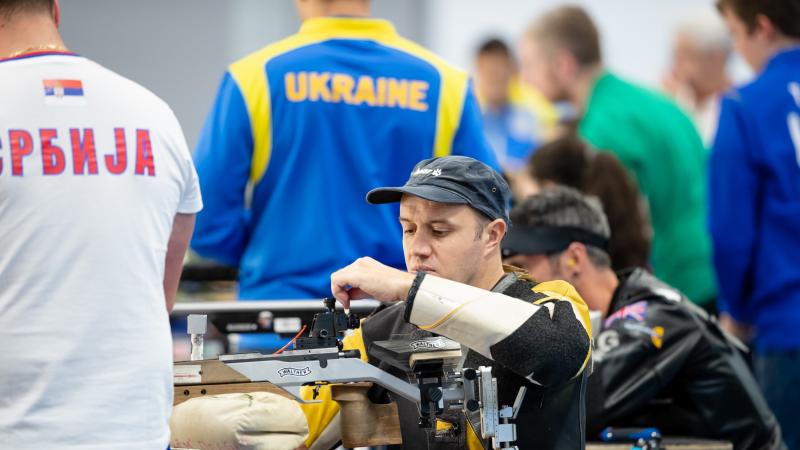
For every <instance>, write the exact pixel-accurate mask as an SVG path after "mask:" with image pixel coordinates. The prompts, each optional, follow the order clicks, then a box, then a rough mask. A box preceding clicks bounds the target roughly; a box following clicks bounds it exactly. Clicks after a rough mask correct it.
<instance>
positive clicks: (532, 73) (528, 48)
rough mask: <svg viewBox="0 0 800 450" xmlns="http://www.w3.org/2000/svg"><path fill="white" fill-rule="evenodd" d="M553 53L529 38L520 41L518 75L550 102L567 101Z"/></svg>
mask: <svg viewBox="0 0 800 450" xmlns="http://www.w3.org/2000/svg"><path fill="white" fill-rule="evenodd" d="M555 53H556V52H555V51H553V50H550V49H548V48H545V45H543V43H541V42H539V41H538V40H536V39H534V38H533V37H531V36H526V37H523V38H522V40H521V41H520V49H519V56H520V73H521V74H522V78H523V80H524V81H525V82H526V83H528V84H529V85H531V86H532V87H533V88H534V89H536V90H537V91H539V92H541V93H542V95H544V96H545V98H547V99H548V100H550V101H551V102H558V101H563V100H566V99H567V92H566V90H565V89H564V84H563V82H562V80H561V79H560V77H559V75H558V65H557V61H556V57H555Z"/></svg>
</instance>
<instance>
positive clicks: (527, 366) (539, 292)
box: [306, 156, 591, 449]
mask: <svg viewBox="0 0 800 450" xmlns="http://www.w3.org/2000/svg"><path fill="white" fill-rule="evenodd" d="M509 200H510V191H509V188H508V185H507V184H506V182H505V180H503V177H502V176H501V175H500V174H499V173H497V172H495V171H494V170H493V169H491V168H489V167H488V166H486V165H485V164H483V163H481V162H479V161H476V160H474V159H472V158H468V157H462V156H448V157H443V158H434V159H426V160H424V161H422V162H420V163H418V164H417V165H416V166H415V167H414V169H413V170H412V172H411V176H410V177H409V179H408V181H407V182H406V184H405V185H404V186H401V187H382V188H378V189H373V190H372V191H370V192H369V193H368V194H367V201H368V202H370V203H389V202H400V217H399V220H400V223H401V224H402V228H403V236H402V238H403V250H404V254H405V261H406V267H407V269H408V272H404V271H401V270H397V269H394V268H392V267H389V266H386V265H384V264H381V263H380V262H378V261H376V260H374V259H372V258H360V259H358V260H357V261H355V262H354V263H352V264H350V265H349V266H347V267H345V268H343V269H341V270H339V271H337V272H335V273H333V274H332V275H331V290H332V292H333V294H334V295H335V296H336V298H337V299H338V300H339V301H340V302H341V303H342V304H343V305H344V306H345V307H349V304H350V301H351V300H357V299H362V298H375V299H377V300H380V301H382V302H387V303H388V305H385V306H384V307H383V308H381V309H379V310H378V312H376V313H374V314H373V315H372V316H370V317H369V318H367V319H366V320H365V321H364V323H363V326H362V336H363V342H353V340H350V341H349V342H346V346H352V347H356V346H359V344H363V345H364V347H363V348H366V349H367V354H368V356H370V361H371V362H373V363H374V364H378V365H379V367H381V368H383V369H385V370H387V371H390V372H392V373H393V374H394V375H396V376H398V377H401V378H404V379H406V378H407V374H405V373H403V372H400V371H398V370H395V369H392V368H391V366H389V365H388V364H385V363H382V362H381V361H380V360H378V359H376V358H375V357H374V355H371V354H370V351H369V349H370V344H371V343H372V342H375V341H382V340H390V339H420V338H424V337H429V336H435V335H440V336H445V337H447V338H450V339H453V340H455V341H457V342H459V343H461V344H462V345H464V346H466V347H467V348H468V349H469V350H468V351H467V353H466V360H465V361H464V363H463V366H464V367H469V368H477V367H479V366H492V370H493V374H494V375H495V376H496V377H497V380H498V395H499V399H498V402H499V404H500V405H513V404H515V400H516V399H517V398H518V396H521V398H522V403H521V407H520V410H519V415H518V417H517V423H519V424H521V426H519V427H517V441H516V442H515V444H516V445H518V446H519V448H526V449H527V448H537V449H547V448H559V449H573V448H574V449H578V448H583V445H584V432H583V417H584V414H583V408H584V405H583V397H582V396H583V394H582V392H583V390H582V386H583V385H584V383H585V379H586V377H585V375H586V371H585V370H584V369H585V368H586V365H587V363H588V362H589V356H590V347H591V346H590V325H589V314H588V309H587V307H586V304H585V303H584V302H583V300H582V299H581V298H580V296H579V295H578V294H577V292H576V291H575V289H574V288H572V286H570V285H569V284H567V283H564V282H561V281H554V282H553V281H551V282H547V283H540V284H537V283H535V282H534V281H533V280H531V279H530V277H528V276H527V274H526V273H524V272H521V271H520V272H515V271H511V270H509V271H506V270H505V269H504V267H503V264H502V260H501V254H500V244H501V241H502V240H503V236H504V235H505V233H506V230H507V229H508V204H509ZM396 401H397V403H398V410H399V414H400V422H401V432H402V436H403V445H404V447H405V448H408V449H412V448H413V449H416V448H431V449H433V448H435V449H450V448H460V449H464V448H468V449H473V448H484V447H485V446H486V445H487V444H488V440H484V439H482V438H481V437H480V417H479V416H477V415H474V414H472V413H470V412H468V411H465V412H464V413H458V414H451V415H449V416H446V417H442V419H441V420H443V421H445V422H449V424H439V423H437V426H436V427H435V428H436V430H437V431H431V432H426V431H425V430H423V429H421V428H420V427H419V426H418V418H419V412H418V410H417V407H416V405H414V404H412V403H410V402H407V401H405V400H403V399H400V398H398V399H396ZM321 408H324V407H320V408H315V405H311V406H309V407H306V412H307V415H308V416H309V426H310V435H316V434H318V432H317V430H314V427H315V425H314V424H315V423H319V419H318V418H319V416H318V415H317V416H314V415H315V414H318V413H319V414H322V413H320V412H319V411H317V413H314V412H313V411H314V410H315V409H321ZM312 416H313V417H312ZM311 443H313V442H307V445H308V444H311Z"/></svg>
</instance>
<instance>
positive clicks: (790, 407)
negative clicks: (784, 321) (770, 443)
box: [753, 349, 800, 450]
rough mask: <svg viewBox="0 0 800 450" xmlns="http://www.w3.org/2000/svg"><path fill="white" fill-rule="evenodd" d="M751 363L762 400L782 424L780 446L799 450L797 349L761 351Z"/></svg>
mask: <svg viewBox="0 0 800 450" xmlns="http://www.w3.org/2000/svg"><path fill="white" fill-rule="evenodd" d="M753 363H754V365H755V372H756V377H757V378H758V382H759V384H760V385H761V390H762V391H763V392H764V398H766V400H767V403H768V404H769V407H770V409H772V413H773V414H775V417H776V418H777V419H778V423H780V424H781V433H782V434H783V442H784V443H786V447H788V448H789V450H800V426H798V425H800V422H798V417H800V416H799V415H798V414H800V383H798V382H800V349H794V350H765V351H761V352H758V353H756V354H755V355H754V357H753Z"/></svg>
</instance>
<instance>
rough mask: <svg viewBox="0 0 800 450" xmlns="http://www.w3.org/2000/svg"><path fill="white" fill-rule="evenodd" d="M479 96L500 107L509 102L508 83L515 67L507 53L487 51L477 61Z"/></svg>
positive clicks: (493, 105)
mask: <svg viewBox="0 0 800 450" xmlns="http://www.w3.org/2000/svg"><path fill="white" fill-rule="evenodd" d="M475 69H476V74H475V81H476V88H477V90H478V96H479V97H480V98H481V99H482V100H483V101H485V102H486V103H487V104H488V105H489V106H490V107H493V108H500V107H502V106H503V105H505V104H506V103H508V84H509V83H510V82H511V77H512V76H513V74H514V67H513V64H512V62H511V60H510V59H509V57H508V56H507V55H503V54H501V53H485V54H483V55H480V56H478V60H477V61H476V63H475Z"/></svg>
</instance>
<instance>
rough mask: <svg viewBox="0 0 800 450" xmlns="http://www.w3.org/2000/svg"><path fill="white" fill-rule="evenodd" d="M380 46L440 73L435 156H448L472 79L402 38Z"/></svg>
mask: <svg viewBox="0 0 800 450" xmlns="http://www.w3.org/2000/svg"><path fill="white" fill-rule="evenodd" d="M377 41H378V42H379V43H380V44H383V45H386V46H387V47H392V48H395V49H397V50H400V51H403V52H405V53H409V54H411V55H413V56H416V57H418V58H420V59H422V60H424V61H426V62H428V63H429V64H431V65H433V67H435V68H436V70H437V71H438V72H439V77H440V82H439V105H438V107H437V110H436V136H435V138H434V142H433V156H447V155H449V154H450V153H451V152H452V151H453V139H454V138H455V135H456V132H457V131H458V126H459V124H460V123H461V113H462V111H463V109H464V100H465V99H466V96H467V84H468V82H469V77H468V75H467V73H466V72H464V71H462V70H459V69H456V68H455V67H453V66H451V65H450V64H448V63H447V62H445V61H444V60H443V59H441V58H440V57H438V56H436V55H435V54H433V53H431V52H430V51H428V50H426V49H425V48H423V47H421V46H419V45H417V44H415V43H413V42H411V41H409V40H406V39H403V38H402V37H400V36H397V35H394V36H383V37H381V38H379V39H377Z"/></svg>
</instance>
